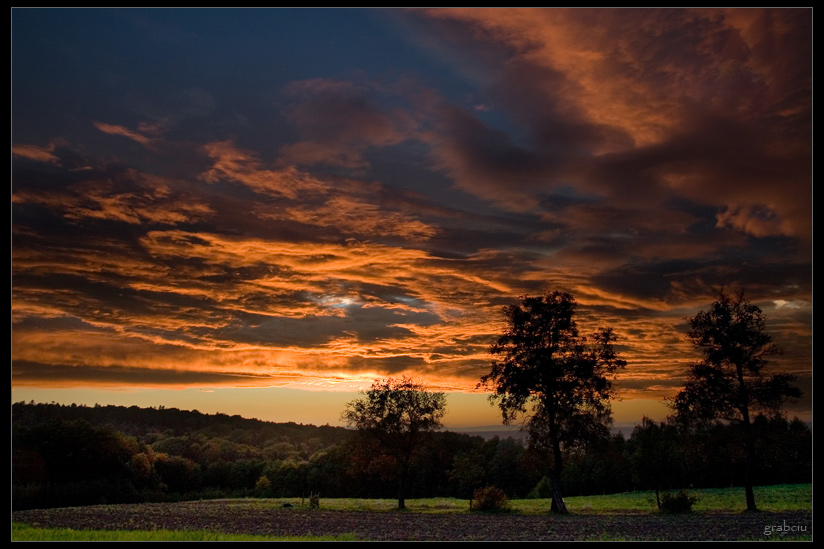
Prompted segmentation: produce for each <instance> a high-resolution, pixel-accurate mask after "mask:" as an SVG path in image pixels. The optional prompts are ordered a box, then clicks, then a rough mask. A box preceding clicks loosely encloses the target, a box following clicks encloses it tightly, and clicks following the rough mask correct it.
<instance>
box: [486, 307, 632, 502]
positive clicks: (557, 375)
mask: <svg viewBox="0 0 824 549" xmlns="http://www.w3.org/2000/svg"><path fill="white" fill-rule="evenodd" d="M575 308H576V302H575V299H574V298H573V297H572V296H571V295H570V294H568V293H565V292H551V293H547V294H546V295H543V296H539V297H529V296H526V297H523V298H522V299H521V302H520V303H519V304H516V305H509V306H507V307H504V311H503V312H504V318H505V321H506V326H505V328H504V332H503V334H501V335H500V336H499V337H498V340H497V341H496V342H495V344H494V345H493V346H492V348H491V350H490V352H491V353H492V355H493V356H496V357H500V359H499V360H495V361H493V362H492V369H491V371H490V373H488V374H486V375H485V376H483V377H482V378H481V385H486V386H491V388H492V390H493V391H494V393H493V394H492V395H491V397H490V399H491V401H492V402H494V403H497V405H498V407H499V408H500V409H501V413H502V415H503V420H504V423H507V424H511V423H513V422H515V421H517V420H518V419H520V418H522V417H523V418H524V420H523V421H524V428H525V429H526V431H527V432H528V433H529V442H530V446H531V447H532V448H533V449H536V450H538V451H541V452H542V453H544V454H545V455H546V462H547V464H548V469H549V477H550V480H551V481H552V487H553V494H552V497H553V510H555V511H557V512H559V513H565V512H566V506H565V504H564V501H563V493H562V492H563V490H562V488H561V482H562V473H563V469H564V453H565V452H568V451H569V450H570V449H571V448H573V447H575V446H576V445H581V444H584V443H586V442H588V441H590V440H595V439H598V438H603V437H605V436H607V435H608V427H609V425H610V424H611V421H612V415H611V409H610V405H609V401H610V399H611V398H612V397H613V396H614V390H613V387H612V382H611V379H610V378H611V377H612V376H613V375H614V374H615V373H616V371H617V370H619V369H621V368H623V367H624V366H625V364H626V363H625V362H624V361H623V360H621V359H619V358H618V357H617V355H616V353H615V350H614V347H613V344H614V342H615V340H616V338H615V335H614V333H613V332H612V330H611V329H603V330H600V331H598V332H597V333H595V334H593V335H592V336H590V337H585V336H582V335H580V334H579V332H578V327H577V323H576V321H575Z"/></svg>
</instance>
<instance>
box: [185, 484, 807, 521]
mask: <svg viewBox="0 0 824 549" xmlns="http://www.w3.org/2000/svg"><path fill="white" fill-rule="evenodd" d="M662 493H663V492H662ZM689 493H690V494H691V495H694V496H697V497H698V501H697V502H696V503H695V505H694V506H693V510H695V511H733V512H736V511H744V510H745V509H746V507H747V506H746V501H745V499H744V489H743V488H706V489H698V490H689ZM219 501H220V503H221V504H222V505H233V504H236V505H242V506H245V507H249V506H253V507H261V508H265V509H271V508H277V507H280V506H281V505H283V504H284V503H291V504H292V505H294V506H295V508H305V507H307V506H308V502H307V500H305V499H304V500H302V499H301V498H275V499H252V498H249V499H236V500H219ZM565 501H566V504H567V508H568V509H569V511H570V512H571V513H574V514H603V513H650V512H655V511H657V507H656V503H655V492H652V491H644V492H626V493H623V494H609V495H602V496H601V495H599V496H574V497H568V498H565ZM755 501H756V504H757V505H758V508H759V509H760V510H762V511H794V510H811V509H812V501H813V491H812V484H782V485H776V486H756V487H755ZM201 503H206V502H205V501H204V502H201ZM550 503H551V500H549V499H514V500H510V501H509V506H510V509H511V511H512V512H515V513H521V514H525V515H536V514H544V513H548V512H549V507H550ZM320 508H321V509H323V510H327V511H377V512H384V511H385V512H390V511H397V508H398V501H397V500H395V499H357V498H321V499H320ZM468 510H469V501H468V500H466V499H458V498H420V499H407V500H406V511H407V512H411V513H465V512H468Z"/></svg>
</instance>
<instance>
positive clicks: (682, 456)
mask: <svg viewBox="0 0 824 549" xmlns="http://www.w3.org/2000/svg"><path fill="white" fill-rule="evenodd" d="M80 408H83V407H81V406H76V407H70V406H60V405H57V404H23V403H17V404H14V405H13V411H14V415H13V417H12V419H13V429H12V434H13V436H12V504H13V508H14V509H26V508H47V507H60V506H78V505H89V504H96V503H103V502H108V503H125V502H153V501H156V502H160V501H181V500H191V499H204V500H205V499H214V498H224V497H272V498H279V497H308V496H309V494H310V493H312V492H314V493H320V494H321V497H364V498H375V497H380V498H392V497H395V496H397V491H396V490H397V488H396V486H395V484H394V483H392V482H387V481H386V479H385V477H383V476H382V475H381V473H382V471H381V470H380V469H379V468H372V469H370V468H368V467H361V466H360V465H358V462H357V460H358V459H361V458H362V457H363V456H361V457H359V452H358V448H359V447H360V445H359V444H356V441H355V440H354V437H353V435H354V433H353V432H352V431H348V430H346V429H341V428H333V427H329V428H318V427H314V426H310V425H303V426H301V425H294V424H286V425H281V424H266V422H258V421H256V420H249V423H248V424H244V423H243V422H239V423H237V422H236V420H232V422H231V425H226V424H224V423H222V421H223V420H224V418H227V417H228V416H222V415H220V414H218V415H216V416H210V417H212V419H213V421H214V423H213V424H208V423H207V424H203V425H202V427H200V428H198V429H194V430H191V431H187V430H185V429H184V428H173V427H170V425H171V424H172V423H173V421H170V420H169V418H162V417H161V421H160V424H161V426H154V425H152V424H151V423H150V422H145V423H142V424H141V426H140V430H141V431H142V432H143V433H144V434H143V435H136V434H134V431H126V429H130V427H128V426H127V427H123V428H122V429H123V430H121V428H120V427H119V426H115V425H112V424H111V423H109V422H108V414H107V412H108V411H109V407H95V408H87V409H86V410H85V411H84V413H86V417H88V419H89V421H81V420H77V419H73V418H72V417H71V414H72V412H73V411H77V410H78V409H80ZM89 411H91V413H88V412H89ZM44 412H45V413H44ZM61 412H65V413H64V414H62V415H63V416H66V419H54V418H58V417H60V416H61ZM151 412H152V413H151V416H153V417H156V416H155V414H156V413H157V412H158V411H157V410H151ZM163 412H164V411H160V413H161V415H162V413H163ZM129 414H130V415H132V414H134V411H133V410H131V411H130V412H129ZM172 415H173V416H174V417H186V414H181V413H180V411H178V410H175V411H173V412H172ZM38 417H42V418H43V419H38ZM18 418H20V419H24V420H25V421H18ZM131 425H132V428H133V426H134V423H131ZM656 425H657V427H658V428H659V429H665V428H666V429H670V427H668V426H667V425H665V424H656ZM281 427H284V428H285V429H284V430H281ZM640 427H642V426H639V428H640ZM647 427H649V423H648V424H647ZM639 428H637V429H636V431H634V432H633V434H632V436H630V437H629V439H627V440H625V439H624V437H623V436H621V435H620V434H616V435H612V436H607V437H604V438H603V439H601V440H600V441H599V442H597V443H595V444H590V445H586V446H577V447H575V449H574V451H570V452H569V454H568V458H567V464H568V465H567V467H566V468H565V471H564V486H565V487H566V488H567V495H569V496H574V495H589V494H604V493H614V492H625V491H630V490H635V489H654V486H655V483H656V482H657V481H658V479H659V478H660V477H658V476H656V475H654V474H653V469H652V468H651V467H642V466H641V465H640V464H635V462H634V460H635V459H636V449H637V448H638V446H639V444H643V441H642V440H641V438H640V436H639V432H640V431H639ZM734 429H735V426H733V425H726V424H723V423H714V424H708V425H704V426H701V427H700V428H698V427H696V428H694V429H691V430H683V431H682V430H678V431H677V436H676V437H675V438H676V442H675V448H674V450H673V453H674V455H675V456H677V457H676V459H675V460H674V464H675V465H674V466H673V469H668V471H669V472H668V473H666V474H664V473H662V475H663V481H661V489H662V490H677V489H678V488H685V487H689V486H691V485H694V486H695V487H696V488H699V487H701V488H706V487H729V486H730V485H741V482H742V481H743V474H742V472H741V471H742V468H743V466H742V464H743V456H742V453H741V451H740V450H738V451H735V445H734V444H733V442H734V436H733V430H734ZM753 429H754V430H755V432H756V433H757V437H758V440H759V451H758V453H757V457H758V460H757V462H756V467H755V471H756V477H755V478H756V482H757V483H758V484H774V483H788V484H790V483H802V482H811V478H812V435H811V432H810V429H809V428H808V427H807V425H806V424H804V423H803V422H801V421H798V420H797V419H796V420H793V421H787V420H786V419H784V418H781V417H775V418H767V417H762V416H759V417H756V418H755V419H754V420H753ZM673 430H674V429H673ZM324 433H331V435H330V436H329V437H326V436H325V434H324ZM364 463H368V460H364ZM545 474H546V466H545V464H544V462H543V461H542V455H541V454H538V453H536V452H531V451H529V450H528V449H527V448H525V447H524V446H523V445H522V444H521V442H520V441H517V440H515V439H512V438H503V439H500V438H497V437H495V438H492V439H490V440H484V439H483V438H481V437H477V436H469V435H467V434H461V433H453V432H448V431H447V432H436V433H430V434H429V440H428V441H427V446H426V453H425V454H424V455H423V456H422V459H419V460H418V462H417V464H416V466H415V468H414V469H413V475H412V476H411V480H410V487H409V497H414V498H418V497H437V496H444V497H449V496H451V497H462V498H470V497H472V496H473V494H474V491H475V490H476V489H478V488H480V487H482V486H497V487H498V488H500V489H501V490H502V491H503V492H504V493H505V494H506V496H507V497H508V498H510V499H513V498H522V497H527V496H530V494H531V493H532V496H538V497H548V493H547V488H548V484H549V483H548V481H543V483H542V482H541V479H542V477H544V476H545ZM262 479H263V480H262ZM533 492H534V493H533Z"/></svg>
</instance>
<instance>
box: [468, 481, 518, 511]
mask: <svg viewBox="0 0 824 549" xmlns="http://www.w3.org/2000/svg"><path fill="white" fill-rule="evenodd" d="M470 509H471V510H472V511H487V512H496V511H507V510H508V509H509V500H508V499H507V497H506V494H505V493H504V491H503V490H500V489H498V488H495V487H494V486H487V487H486V488H478V489H477V490H475V494H474V497H473V501H472V504H471V506H470Z"/></svg>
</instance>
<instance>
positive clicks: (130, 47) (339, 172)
mask: <svg viewBox="0 0 824 549" xmlns="http://www.w3.org/2000/svg"><path fill="white" fill-rule="evenodd" d="M11 77H12V84H11V88H12V101H11V115H12V117H11V129H12V151H11V152H12V155H11V156H12V159H11V160H12V161H11V166H12V185H11V187H12V190H11V233H12V234H11V243H12V246H11V260H12V261H11V271H12V283H11V294H12V299H11V318H12V334H11V336H12V337H11V341H12V345H11V348H12V350H11V355H12V357H11V358H12V375H11V386H12V387H11V389H12V390H11V393H12V395H11V396H12V401H13V402H17V401H21V400H25V401H29V400H34V401H36V402H52V401H54V402H59V403H64V404H69V403H72V402H75V403H78V404H87V405H92V404H95V403H99V404H116V405H126V406H130V405H138V406H165V407H167V408H171V407H176V408H180V409H198V410H200V411H201V412H204V413H216V412H221V413H227V414H230V415H234V414H239V415H242V416H244V417H258V418H261V419H265V420H270V421H295V422H298V423H312V424H330V425H339V424H341V419H340V413H341V412H342V411H343V407H344V406H345V403H346V402H348V401H350V400H352V399H353V398H356V397H357V396H358V391H360V390H363V389H366V388H368V386H369V385H370V384H371V383H372V381H373V380H375V379H379V378H386V377H400V376H403V375H408V376H413V377H415V378H418V379H420V380H422V381H423V382H424V383H425V384H426V385H427V386H428V387H430V388H431V389H433V390H439V391H444V392H446V393H447V395H448V397H447V404H448V407H449V408H448V413H447V416H446V418H445V422H446V425H447V427H451V428H458V427H461V428H463V427H472V426H482V425H496V424H500V422H501V420H500V415H499V413H498V411H497V410H496V409H495V408H494V407H493V406H491V405H490V404H489V403H488V402H487V398H486V396H487V395H486V393H485V392H484V390H483V388H478V387H477V385H478V382H479V381H480V377H481V376H482V375H484V374H485V373H488V372H489V370H490V362H491V359H492V357H491V355H490V354H489V348H490V345H491V344H492V342H493V341H494V340H495V338H496V335H497V334H500V333H501V330H502V329H503V327H504V319H503V315H502V308H503V307H504V306H505V305H507V304H512V303H515V302H517V300H518V298H519V297H520V296H524V295H538V294H541V293H542V292H545V291H554V290H559V291H567V292H569V293H571V294H572V295H573V296H574V298H575V299H576V301H577V303H578V309H577V319H578V323H579V328H580V329H581V331H582V332H583V333H589V332H594V331H595V330H596V329H598V328H601V327H611V328H612V329H613V330H614V331H615V333H616V335H617V336H618V338H619V341H618V347H617V348H618V351H619V354H620V356H621V358H623V359H624V360H626V361H627V366H626V368H625V369H624V370H623V371H621V372H620V373H619V375H618V377H617V378H616V379H615V385H616V387H617V389H618V395H619V400H618V401H616V402H615V403H614V405H613V409H614V413H615V419H616V423H620V424H626V425H632V424H635V423H639V422H640V421H641V418H642V417H643V416H644V415H647V416H650V417H652V418H654V419H663V418H664V417H665V416H666V415H667V413H668V410H667V408H666V406H665V405H664V399H665V398H667V397H672V396H674V395H675V394H676V393H677V391H678V390H679V389H680V388H681V387H683V384H684V380H685V376H686V375H687V373H688V368H689V365H690V364H692V363H694V362H695V361H696V360H698V359H700V353H699V352H698V351H697V350H696V349H694V348H693V347H692V346H691V344H690V342H689V341H688V339H687V337H686V332H687V322H686V319H687V318H688V317H690V316H692V315H694V314H696V313H697V312H698V311H699V310H702V309H705V308H707V307H708V306H709V304H710V303H712V301H713V300H714V298H715V296H716V295H717V292H718V291H719V290H723V291H726V292H729V293H737V292H743V293H744V296H745V297H746V298H747V299H749V300H750V301H751V302H752V303H755V304H756V305H758V306H759V307H761V309H762V310H763V311H764V313H765V314H766V316H767V331H768V333H770V334H771V335H772V336H773V338H774V341H775V342H776V343H777V344H778V345H779V346H780V347H782V348H783V350H784V353H783V354H782V355H781V356H779V357H774V358H773V360H772V361H771V362H770V367H771V368H772V370H773V371H776V372H779V371H781V372H789V373H792V374H794V375H796V376H797V379H798V385H799V386H800V387H801V389H802V390H803V391H804V394H805V396H804V398H803V399H802V400H801V401H800V402H798V403H796V404H793V405H792V406H790V407H788V414H789V415H790V416H793V415H797V416H799V417H801V418H802V419H806V420H811V417H812V416H811V413H812V354H813V353H812V10H811V9H724V10H716V9H655V10H647V9H555V8H551V9H522V8H518V9H478V8H474V9H410V10H400V9H379V10H368V9H28V8H15V9H12V70H11Z"/></svg>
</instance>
